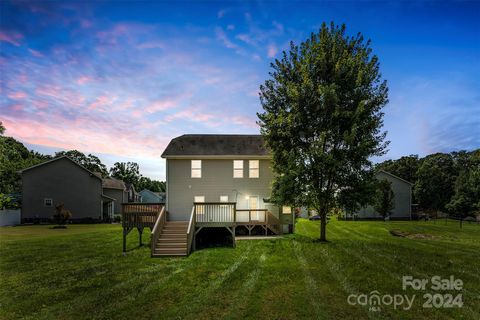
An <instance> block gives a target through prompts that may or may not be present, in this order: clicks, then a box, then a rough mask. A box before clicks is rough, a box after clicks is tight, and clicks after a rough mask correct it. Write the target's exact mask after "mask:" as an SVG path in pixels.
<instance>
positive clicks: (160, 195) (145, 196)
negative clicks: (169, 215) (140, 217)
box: [138, 189, 166, 203]
mask: <svg viewBox="0 0 480 320" xmlns="http://www.w3.org/2000/svg"><path fill="white" fill-rule="evenodd" d="M138 194H139V195H140V198H141V202H144V203H165V198H166V196H165V192H153V191H150V190H148V189H143V190H142V191H140V192H139V193H138Z"/></svg>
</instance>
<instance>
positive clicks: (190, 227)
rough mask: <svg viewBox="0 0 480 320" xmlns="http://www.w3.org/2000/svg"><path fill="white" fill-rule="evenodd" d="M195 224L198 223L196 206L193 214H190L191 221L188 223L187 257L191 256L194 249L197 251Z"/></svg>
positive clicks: (193, 208)
mask: <svg viewBox="0 0 480 320" xmlns="http://www.w3.org/2000/svg"><path fill="white" fill-rule="evenodd" d="M195 223H196V215H195V206H193V207H192V212H191V213H190V220H189V221H188V228H187V255H188V254H190V252H191V251H192V245H193V249H194V250H195V244H194V243H193V241H195Z"/></svg>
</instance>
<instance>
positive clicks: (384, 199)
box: [373, 179, 395, 219]
mask: <svg viewBox="0 0 480 320" xmlns="http://www.w3.org/2000/svg"><path fill="white" fill-rule="evenodd" d="M373 208H374V209H375V211H376V212H378V214H380V215H381V216H382V217H383V219H385V218H387V217H389V216H390V214H391V213H392V210H393V209H394V208H395V194H394V193H393V190H392V183H391V182H390V181H388V180H385V179H382V180H379V181H378V182H377V190H376V192H375V201H374V203H373Z"/></svg>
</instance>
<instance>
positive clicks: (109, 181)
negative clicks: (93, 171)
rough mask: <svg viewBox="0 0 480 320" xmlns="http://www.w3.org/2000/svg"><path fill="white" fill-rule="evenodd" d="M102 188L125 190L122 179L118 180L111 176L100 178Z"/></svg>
mask: <svg viewBox="0 0 480 320" xmlns="http://www.w3.org/2000/svg"><path fill="white" fill-rule="evenodd" d="M102 188H105V189H120V190H125V189H126V188H125V183H124V182H123V181H122V180H118V179H115V178H112V177H108V178H105V179H102Z"/></svg>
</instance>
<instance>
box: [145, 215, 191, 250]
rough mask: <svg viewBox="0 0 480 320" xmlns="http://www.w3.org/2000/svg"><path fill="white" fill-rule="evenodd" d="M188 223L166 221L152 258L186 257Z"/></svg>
mask: <svg viewBox="0 0 480 320" xmlns="http://www.w3.org/2000/svg"><path fill="white" fill-rule="evenodd" d="M187 229H188V221H166V222H165V225H164V226H163V228H162V230H161V232H160V236H159V237H158V240H157V242H156V244H155V247H154V250H153V252H152V257H165V256H186V255H187V254H188V252H187Z"/></svg>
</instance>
